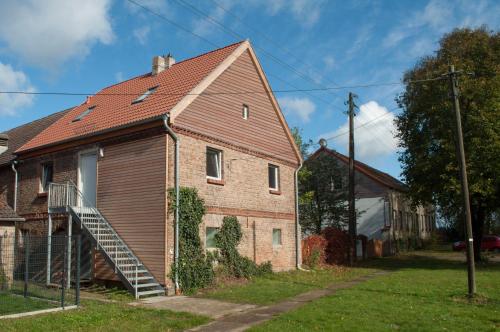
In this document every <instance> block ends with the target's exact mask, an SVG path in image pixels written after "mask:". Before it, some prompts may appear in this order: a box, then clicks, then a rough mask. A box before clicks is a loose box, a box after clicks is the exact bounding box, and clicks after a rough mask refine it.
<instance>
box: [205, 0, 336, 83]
mask: <svg viewBox="0 0 500 332" xmlns="http://www.w3.org/2000/svg"><path fill="white" fill-rule="evenodd" d="M211 1H212V2H213V3H214V4H215V5H216V6H217V7H219V8H220V9H222V10H223V11H224V12H225V13H227V14H229V15H230V16H232V17H234V18H235V19H236V20H237V21H238V22H240V23H241V24H243V25H245V26H246V27H247V28H248V29H249V30H250V31H253V32H255V33H257V34H259V35H261V36H262V37H263V38H264V39H266V40H267V41H268V42H270V43H271V44H273V45H274V46H276V48H278V49H280V50H281V51H282V52H283V53H285V54H287V55H288V56H290V57H292V58H294V59H295V60H296V61H301V59H299V58H298V57H297V56H296V55H295V54H293V53H292V52H290V50H288V49H287V48H285V47H283V46H281V45H280V44H279V43H277V42H276V41H274V39H273V38H271V37H270V36H269V35H268V34H266V33H264V32H262V31H261V30H259V29H255V28H253V27H252V26H251V25H250V24H247V23H246V22H245V21H244V20H243V19H242V18H241V17H239V16H238V15H236V14H234V13H233V12H232V11H230V10H229V9H227V8H225V7H224V6H222V5H221V4H220V3H219V2H218V1H216V0H211ZM303 64H304V65H305V66H306V67H307V68H310V69H312V70H314V71H316V72H317V73H319V71H318V70H317V69H316V68H314V67H313V66H312V65H310V64H309V63H307V62H303ZM327 80H328V81H329V82H330V83H331V84H333V85H337V84H336V83H335V82H334V81H332V80H331V79H328V78H327Z"/></svg>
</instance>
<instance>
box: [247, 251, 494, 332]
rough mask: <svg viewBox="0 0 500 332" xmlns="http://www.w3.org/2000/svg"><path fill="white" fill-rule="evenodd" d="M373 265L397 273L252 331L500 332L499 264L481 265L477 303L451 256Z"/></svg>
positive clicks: (416, 256) (435, 255) (388, 260)
mask: <svg viewBox="0 0 500 332" xmlns="http://www.w3.org/2000/svg"><path fill="white" fill-rule="evenodd" d="M458 258H460V257H458ZM367 266H369V267H372V268H378V269H385V270H393V273H392V274H389V275H386V276H382V277H378V278H376V279H372V280H369V281H367V282H364V283H362V284H359V285H357V286H355V287H353V288H350V289H345V290H341V291H338V292H337V293H336V294H335V295H332V296H328V297H325V298H322V299H319V300H316V301H314V302H312V303H309V304H307V305H305V306H303V307H301V308H300V309H297V310H294V311H291V312H289V313H286V314H283V315H281V316H278V317H276V318H275V319H273V320H271V321H269V322H267V323H264V324H262V325H260V326H257V327H255V328H253V329H252V331H284V330H286V331H323V330H330V331H331V330H335V331H371V332H374V331H387V330H403V331H415V330H418V331H498V330H500V264H499V263H493V262H491V263H488V264H480V265H479V266H478V269H477V274H476V278H477V289H478V293H479V296H478V297H477V299H476V300H474V301H473V302H471V303H469V301H468V299H467V298H466V296H465V294H466V292H467V273H466V266H465V263H463V261H459V260H457V257H456V256H453V255H451V254H443V253H436V252H433V253H429V252H427V253H426V252H423V253H414V254H406V255H402V256H399V257H394V258H383V259H378V260H374V261H371V262H369V263H368V264H367Z"/></svg>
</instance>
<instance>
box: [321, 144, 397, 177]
mask: <svg viewBox="0 0 500 332" xmlns="http://www.w3.org/2000/svg"><path fill="white" fill-rule="evenodd" d="M321 150H325V151H327V152H328V153H330V154H335V155H338V156H340V157H342V158H344V159H349V157H348V156H346V155H344V154H343V153H340V152H338V151H337V150H334V149H329V148H327V147H321V148H319V149H318V150H316V151H315V152H314V153H313V154H312V155H311V157H312V156H314V155H316V154H317V153H319V152H321ZM354 165H355V166H356V165H357V166H358V167H360V166H361V167H367V168H369V169H370V170H372V172H373V171H374V172H376V173H379V174H378V175H377V174H376V175H375V176H381V175H385V176H388V177H390V178H391V179H392V180H394V181H396V182H397V183H398V184H400V185H402V186H406V184H405V183H404V182H403V181H401V180H399V179H397V178H396V177H394V176H392V175H390V174H389V173H386V172H384V171H381V170H379V169H377V168H375V167H373V166H370V165H368V164H367V163H364V162H362V161H360V160H356V159H355V160H354Z"/></svg>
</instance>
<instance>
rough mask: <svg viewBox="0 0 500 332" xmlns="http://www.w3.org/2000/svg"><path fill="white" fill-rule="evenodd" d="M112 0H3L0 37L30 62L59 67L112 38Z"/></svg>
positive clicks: (107, 42) (0, 15) (83, 55)
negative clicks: (96, 44) (110, 16)
mask: <svg viewBox="0 0 500 332" xmlns="http://www.w3.org/2000/svg"><path fill="white" fill-rule="evenodd" d="M110 2H111V1H110V0H86V1H68V0H45V1H38V0H28V1H23V2H21V1H17V0H4V1H2V3H1V5H0V22H2V24H0V40H1V41H3V42H4V43H5V45H6V47H7V49H8V50H9V51H11V52H13V53H15V54H17V55H19V56H20V57H21V58H22V59H24V60H25V61H27V62H29V63H30V64H33V65H35V66H39V67H43V68H48V69H56V68H57V67H58V66H60V65H61V64H62V63H63V62H65V61H67V60H69V59H70V58H72V57H78V58H79V59H81V58H82V57H85V56H86V55H87V54H88V53H89V52H90V49H91V47H92V45H94V44H95V43H97V42H100V43H103V44H109V43H111V42H112V40H113V38H114V35H113V30H112V28H111V23H110V19H109V16H108V12H109V9H110Z"/></svg>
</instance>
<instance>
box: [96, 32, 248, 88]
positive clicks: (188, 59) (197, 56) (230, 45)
mask: <svg viewBox="0 0 500 332" xmlns="http://www.w3.org/2000/svg"><path fill="white" fill-rule="evenodd" d="M245 41H246V40H241V41H239V42H236V43H232V44H229V45H226V46H223V47H219V48H216V49H213V50H210V51H208V52H205V53H201V54H198V55H196V56H193V57H191V58H187V59H184V60H181V61H179V62H176V63H174V64H173V65H172V67H173V66H176V65H178V64H181V63H183V62H186V61H191V60H194V59H196V58H200V57H202V56H205V55H209V54H210V53H214V52H217V51H221V50H223V49H226V48H229V47H232V46H235V45H238V44H242V43H244V42H245ZM161 74H162V73H159V75H161ZM150 75H151V72H147V73H144V74H140V75H137V76H133V77H131V78H128V79H126V80H123V81H121V82H117V83H114V84H111V85H108V86H106V87H104V88H102V89H100V90H99V91H98V92H96V93H95V94H99V93H100V92H102V91H104V90H106V89H109V88H112V87H114V86H116V85H119V84H122V83H125V82H128V81H131V80H134V79H136V78H139V77H145V76H150Z"/></svg>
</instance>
